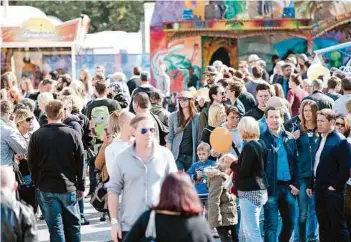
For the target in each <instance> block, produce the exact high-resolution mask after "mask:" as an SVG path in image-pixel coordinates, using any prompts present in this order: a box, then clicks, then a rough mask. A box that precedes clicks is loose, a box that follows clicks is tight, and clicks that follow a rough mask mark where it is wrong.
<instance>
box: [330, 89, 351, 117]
mask: <svg viewBox="0 0 351 242" xmlns="http://www.w3.org/2000/svg"><path fill="white" fill-rule="evenodd" d="M350 99H351V94H345V95H342V96H341V97H340V98H339V99H338V100H336V101H335V105H334V110H335V112H336V113H337V114H342V115H347V114H348V112H347V109H346V102H347V101H348V100H350Z"/></svg>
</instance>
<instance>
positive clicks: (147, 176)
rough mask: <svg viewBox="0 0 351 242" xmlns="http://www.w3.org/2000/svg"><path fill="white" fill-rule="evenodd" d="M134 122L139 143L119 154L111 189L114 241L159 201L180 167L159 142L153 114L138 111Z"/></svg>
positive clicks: (109, 187)
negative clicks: (166, 181)
mask: <svg viewBox="0 0 351 242" xmlns="http://www.w3.org/2000/svg"><path fill="white" fill-rule="evenodd" d="M130 126H131V127H133V129H134V136H135V143H134V144H133V145H132V146H130V147H129V148H127V149H126V150H124V151H122V153H120V154H119V155H118V156H117V158H116V160H115V164H114V166H113V169H112V172H111V173H110V181H109V184H108V189H107V190H108V207H109V211H110V217H111V237H112V240H113V241H114V242H116V241H122V240H121V239H122V237H124V236H125V235H126V234H127V233H128V231H130V229H131V227H132V226H133V224H134V223H135V221H136V220H137V219H138V217H139V216H140V215H141V214H142V213H143V212H145V211H146V210H147V209H148V207H150V206H156V205H157V203H158V200H159V195H160V191H161V185H162V182H163V180H164V179H165V177H166V176H167V175H168V174H170V173H171V172H177V171H178V169H177V166H176V163H175V161H174V158H173V155H172V153H171V151H170V150H168V149H167V148H165V147H162V146H160V145H158V144H157V143H156V142H155V139H154V137H153V136H154V135H155V131H156V129H155V122H154V120H153V119H152V117H150V116H149V115H138V116H136V117H135V118H133V120H132V121H131V122H130ZM121 195H122V204H121V206H119V197H120V196H121ZM119 207H121V210H120V211H118V208H119ZM117 218H119V220H120V221H119V220H118V219H117Z"/></svg>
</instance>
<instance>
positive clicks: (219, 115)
mask: <svg viewBox="0 0 351 242" xmlns="http://www.w3.org/2000/svg"><path fill="white" fill-rule="evenodd" d="M225 120H226V112H225V107H224V105H223V104H217V103H214V104H212V105H211V106H210V109H209V111H208V125H207V126H206V128H205V129H204V130H203V131H202V136H201V141H202V142H205V143H208V144H210V135H211V133H212V131H213V130H214V129H215V128H216V127H220V126H221V125H222V124H223V123H224V122H225ZM211 153H212V154H211V157H210V159H214V160H216V157H218V156H219V153H218V151H217V152H211Z"/></svg>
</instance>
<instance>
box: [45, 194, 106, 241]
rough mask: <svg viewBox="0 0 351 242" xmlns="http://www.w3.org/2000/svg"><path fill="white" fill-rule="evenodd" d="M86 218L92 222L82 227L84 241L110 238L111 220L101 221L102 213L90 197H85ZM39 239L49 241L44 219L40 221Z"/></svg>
mask: <svg viewBox="0 0 351 242" xmlns="http://www.w3.org/2000/svg"><path fill="white" fill-rule="evenodd" d="M84 206H85V210H84V213H85V214H86V218H87V219H88V220H89V222H90V224H89V225H85V226H82V227H81V235H82V241H87V242H88V241H96V242H106V241H109V240H110V225H109V222H107V221H106V222H100V213H98V212H96V210H95V209H94V208H93V207H92V206H91V205H90V203H89V199H84ZM38 230H39V241H41V242H44V241H45V242H49V241H50V237H49V231H48V228H47V226H46V223H45V221H44V220H42V221H39V222H38Z"/></svg>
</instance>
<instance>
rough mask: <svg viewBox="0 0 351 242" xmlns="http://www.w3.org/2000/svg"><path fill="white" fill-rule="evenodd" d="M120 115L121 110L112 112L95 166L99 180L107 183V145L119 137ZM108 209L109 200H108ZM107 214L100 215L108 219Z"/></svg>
mask: <svg viewBox="0 0 351 242" xmlns="http://www.w3.org/2000/svg"><path fill="white" fill-rule="evenodd" d="M120 115H121V111H114V112H112V113H111V114H110V117H109V121H108V126H107V129H106V130H105V133H104V137H103V143H102V145H101V147H100V150H99V152H98V155H97V156H96V159H95V168H96V169H97V170H98V174H99V175H98V177H99V180H100V182H102V183H104V184H105V185H107V183H108V180H109V174H108V172H107V166H106V158H105V150H106V147H107V146H109V145H110V144H111V143H112V141H113V139H114V138H115V137H117V136H118V135H119V133H120V126H119V117H120ZM90 169H91V167H90V168H89V172H95V171H90ZM93 192H94V191H89V193H93ZM106 209H107V201H106ZM106 215H107V213H106V212H104V213H102V215H101V217H100V221H106Z"/></svg>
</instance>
